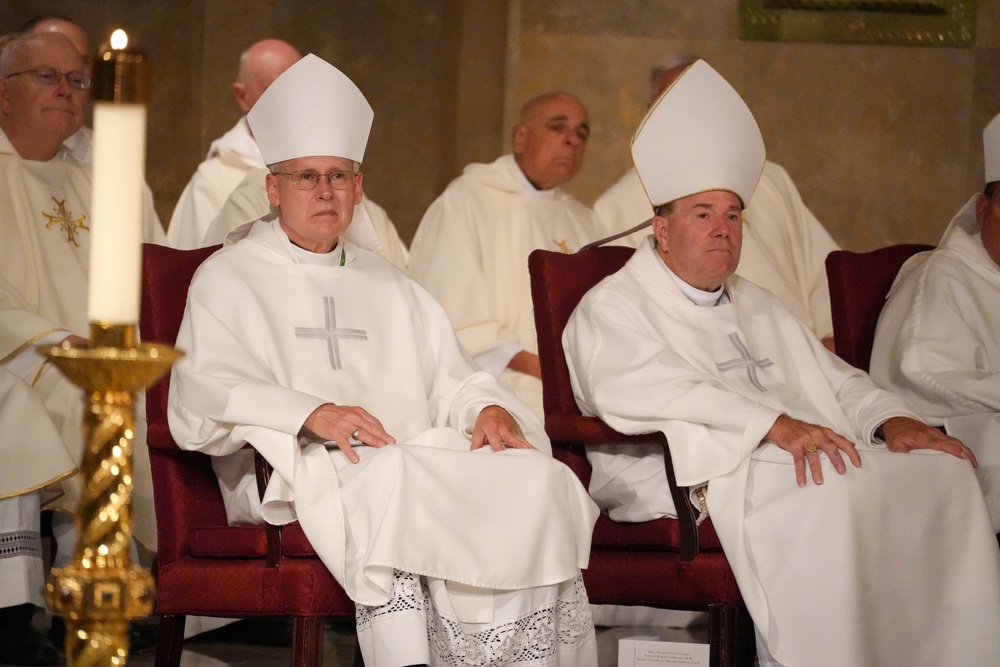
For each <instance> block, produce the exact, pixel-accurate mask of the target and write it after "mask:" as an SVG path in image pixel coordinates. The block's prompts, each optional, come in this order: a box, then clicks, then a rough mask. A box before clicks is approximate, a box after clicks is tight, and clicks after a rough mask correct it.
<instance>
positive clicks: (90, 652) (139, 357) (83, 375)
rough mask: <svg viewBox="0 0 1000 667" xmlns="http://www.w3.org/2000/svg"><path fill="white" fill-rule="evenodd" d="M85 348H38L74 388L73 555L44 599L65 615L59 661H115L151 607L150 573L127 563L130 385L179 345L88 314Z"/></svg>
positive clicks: (154, 373)
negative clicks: (77, 476) (79, 418)
mask: <svg viewBox="0 0 1000 667" xmlns="http://www.w3.org/2000/svg"><path fill="white" fill-rule="evenodd" d="M90 326H91V344H90V347H70V346H68V345H66V346H58V347H53V348H49V349H47V350H45V351H44V354H45V355H46V356H47V357H48V358H49V360H51V361H52V363H54V364H55V365H56V366H57V367H58V368H59V370H61V371H62V372H63V374H64V375H66V377H68V378H69V379H70V380H71V381H72V382H73V383H74V384H76V385H78V386H80V387H81V388H83V390H84V402H85V406H84V408H85V409H84V417H83V432H84V451H83V461H82V462H81V464H80V470H81V483H82V484H83V493H82V495H81V498H80V505H79V507H78V508H77V511H76V515H75V525H76V531H77V536H78V537H77V540H78V541H77V545H76V551H75V553H74V557H73V562H72V563H71V564H70V565H67V566H66V567H63V568H58V569H55V570H53V572H52V575H51V577H50V578H49V582H48V584H47V585H46V587H45V588H46V598H47V600H48V603H49V605H50V607H52V608H53V609H54V610H55V611H56V612H57V613H58V614H59V615H60V616H62V617H63V618H65V619H66V626H67V632H66V663H67V664H68V665H74V666H81V667H82V666H88V667H89V666H90V665H94V666H97V665H102V666H103V665H124V664H125V662H126V660H127V659H128V649H129V645H128V627H129V620H131V619H133V618H139V617H142V616H147V615H149V613H150V612H151V611H152V610H153V598H154V586H153V577H152V576H151V575H150V574H149V572H147V571H146V570H144V569H143V568H142V567H140V566H138V565H132V564H131V563H130V562H129V554H128V542H129V538H130V537H131V535H132V518H131V513H130V510H129V501H130V499H131V496H132V487H133V481H132V441H133V437H134V433H135V414H134V406H135V393H136V392H137V391H140V390H142V389H145V388H147V387H149V386H150V385H152V384H153V383H154V382H156V381H157V380H158V379H159V378H160V377H162V376H163V375H164V374H165V373H166V372H167V371H168V370H169V369H170V366H171V365H172V364H173V363H174V361H176V360H177V359H178V358H179V357H180V356H181V353H179V352H177V351H176V350H174V349H173V348H172V347H170V346H169V345H159V344H142V345H137V344H136V342H135V329H136V327H135V325H134V324H124V325H108V324H105V323H91V325H90Z"/></svg>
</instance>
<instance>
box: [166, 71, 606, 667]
mask: <svg viewBox="0 0 1000 667" xmlns="http://www.w3.org/2000/svg"><path fill="white" fill-rule="evenodd" d="M372 118H373V114H372V110H371V107H370V106H369V105H368V103H367V101H366V100H365V98H364V96H363V95H362V93H361V91H360V90H358V88H357V87H356V86H355V85H354V84H353V83H352V82H351V81H350V80H349V79H348V78H347V77H346V76H344V75H343V74H342V73H341V72H340V71H339V70H337V69H336V68H335V67H333V66H332V65H330V64H328V63H326V62H325V61H323V60H322V59H320V58H318V57H316V56H314V55H308V56H306V57H305V58H303V59H302V60H300V61H299V62H298V63H296V64H295V65H293V66H292V67H290V68H289V69H288V70H286V71H285V73H284V74H282V75H281V76H280V77H278V79H277V80H276V81H275V82H274V83H273V84H272V85H271V87H270V88H268V90H267V91H266V92H265V93H264V95H263V96H261V99H260V100H259V101H258V103H257V104H256V105H255V106H254V108H253V109H252V110H251V111H250V113H249V114H248V117H247V120H248V121H249V123H250V126H251V128H253V131H254V135H255V136H256V138H257V141H258V143H259V145H260V149H261V154H262V155H263V157H264V160H265V161H266V162H267V163H268V164H269V165H270V169H271V173H270V175H269V176H268V177H267V190H268V197H269V199H270V201H271V203H272V204H273V205H274V206H275V207H277V209H278V217H277V218H276V219H274V220H270V221H269V220H263V219H262V220H258V221H255V222H253V223H250V224H248V225H246V226H244V227H242V228H240V229H239V230H236V232H234V233H232V234H230V236H229V238H228V239H227V243H226V245H225V246H224V247H223V248H222V249H221V250H219V251H218V252H217V253H215V254H214V255H213V256H211V257H210V258H208V259H207V260H206V261H205V263H204V264H203V265H202V266H201V267H200V268H199V270H198V271H197V273H196V274H195V276H194V279H193V281H192V283H191V289H190V292H189V295H188V303H187V308H186V311H185V314H184V318H183V321H182V323H181V327H180V333H179V335H178V338H177V347H178V348H179V349H181V350H183V351H185V352H186V353H187V356H185V357H184V358H183V359H182V360H181V361H180V362H179V363H178V364H177V365H176V366H175V367H174V370H173V374H172V376H171V385H170V399H169V413H168V414H169V420H170V428H171V432H172V433H173V435H174V437H175V439H176V441H177V443H178V445H179V446H180V447H182V448H184V449H190V450H198V451H203V452H206V453H209V454H212V455H214V456H215V458H214V460H213V464H214V467H215V470H216V472H217V474H218V476H219V483H220V486H221V488H222V491H223V496H224V499H225V502H226V509H227V514H228V517H229V520H230V521H231V522H232V523H245V522H261V521H264V520H266V521H269V522H272V523H277V524H283V523H287V522H288V521H292V520H295V519H297V520H298V521H299V522H300V523H301V525H302V528H303V530H304V532H305V534H306V535H307V537H308V538H309V541H310V542H311V543H312V545H313V547H314V548H315V549H316V552H317V554H318V555H319V557H320V558H321V559H322V561H323V562H324V564H325V565H326V566H327V567H328V568H329V569H330V571H331V572H332V573H333V575H334V577H336V579H337V581H338V582H340V584H341V585H342V586H343V587H344V589H345V590H346V591H347V593H348V595H349V596H350V597H351V599H352V600H354V601H355V603H356V604H357V628H358V636H359V641H360V645H361V650H362V653H363V656H364V661H365V664H366V665H369V666H370V667H380V666H383V665H389V666H393V665H410V664H414V663H421V664H432V665H455V664H491V665H521V664H524V665H528V664H530V665H595V664H596V648H595V642H594V629H593V624H592V622H591V617H590V612H589V606H588V604H587V596H586V592H585V590H584V588H583V581H582V579H581V577H580V568H581V567H585V566H586V564H587V560H588V558H589V550H590V535H591V531H592V530H593V524H594V521H596V518H597V514H598V510H597V508H596V506H595V505H594V504H593V501H592V500H591V499H590V497H589V496H588V495H587V494H586V491H585V490H584V489H583V487H582V486H581V485H580V484H579V482H578V480H577V479H576V477H575V475H574V474H573V473H572V472H571V471H570V470H569V469H568V468H566V467H565V466H564V465H562V464H561V463H559V462H557V461H555V460H554V459H553V458H552V457H551V451H550V445H549V443H548V441H547V439H546V438H545V435H544V432H543V431H542V429H541V426H540V424H538V422H537V421H536V420H535V419H534V417H533V415H532V414H531V412H530V410H529V409H528V408H527V407H526V406H524V405H523V404H522V403H521V402H520V401H518V400H517V398H516V397H515V396H514V395H513V394H512V393H511V392H510V391H509V390H508V389H505V388H504V387H503V385H502V384H501V383H500V382H499V381H498V380H497V379H496V378H494V377H493V376H492V375H490V374H488V373H486V372H483V371H481V370H479V369H478V368H477V367H476V366H475V364H474V363H473V362H472V361H471V359H470V358H469V357H468V354H467V353H466V352H465V351H464V350H463V349H462V347H461V345H460V344H459V342H458V340H457V339H456V337H455V333H454V330H453V328H452V326H451V323H450V322H449V321H448V318H447V316H446V315H445V313H444V311H443V309H441V307H440V306H439V305H438V304H437V303H436V302H435V301H434V300H433V298H432V297H430V295H428V294H427V292H426V291H425V290H424V289H423V288H421V287H420V286H419V285H418V284H417V283H415V282H414V281H412V280H410V279H409V278H407V277H406V276H405V275H404V274H403V273H402V272H401V271H399V270H398V269H397V268H396V267H394V266H392V265H391V264H390V263H389V262H387V261H385V260H383V259H382V258H381V257H379V256H378V255H376V254H375V253H373V252H370V251H369V250H367V249H365V248H364V247H362V246H361V245H360V244H355V243H353V242H351V241H350V240H348V236H349V232H351V231H353V230H354V225H355V224H359V223H364V220H361V221H359V220H353V218H352V216H353V212H354V211H355V210H356V209H355V207H356V205H357V204H359V203H360V202H361V200H362V198H363V191H362V175H361V173H360V172H359V171H358V169H359V166H360V163H361V161H362V159H363V156H364V150H365V146H366V143H367V140H368V133H369V130H370V128H371V123H372ZM237 232H241V233H237ZM241 236H242V237H241ZM354 238H364V237H363V236H362V235H360V234H358V233H357V232H355V234H354ZM368 238H370V236H369V237H368ZM245 442H249V443H250V444H252V445H253V447H254V448H256V449H257V450H258V451H259V452H261V454H262V455H263V456H264V457H265V458H266V459H267V460H268V461H269V462H270V463H271V464H272V465H273V466H274V474H273V475H272V477H271V480H270V483H269V484H268V487H267V489H266V492H265V494H264V497H263V498H262V499H261V498H258V496H257V492H256V490H255V482H254V478H253V466H252V459H251V457H250V456H248V451H247V450H242V449H241V448H242V446H243V444H244V443H245ZM498 636H504V637H507V639H505V641H503V642H497V641H493V640H494V639H495V638H496V637H498Z"/></svg>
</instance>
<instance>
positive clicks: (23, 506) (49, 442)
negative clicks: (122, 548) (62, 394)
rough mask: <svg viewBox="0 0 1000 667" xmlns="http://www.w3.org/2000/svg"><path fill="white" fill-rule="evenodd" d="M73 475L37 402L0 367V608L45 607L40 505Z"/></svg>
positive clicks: (67, 457)
mask: <svg viewBox="0 0 1000 667" xmlns="http://www.w3.org/2000/svg"><path fill="white" fill-rule="evenodd" d="M75 471H76V462H75V461H74V459H73V457H72V456H70V453H69V452H68V451H67V450H66V445H65V444H64V443H63V440H62V437H61V436H60V435H59V432H58V431H57V430H56V428H55V426H54V425H53V423H52V419H51V418H50V417H49V414H48V411H47V410H46V409H45V406H44V405H43V404H42V401H41V399H40V398H39V397H38V395H37V394H36V393H35V392H34V391H32V390H31V388H30V387H29V386H28V385H27V383H25V382H24V381H23V380H21V379H20V378H18V377H17V376H15V375H14V374H13V373H11V372H9V371H7V370H6V369H5V368H4V367H2V366H0V608H3V607H10V606H13V605H19V604H24V603H26V602H30V603H32V604H34V605H36V606H39V607H44V606H45V598H44V595H43V591H44V589H45V570H44V566H43V562H42V544H41V537H40V534H39V522H40V519H41V514H40V513H41V506H42V505H43V504H45V503H47V502H48V501H49V500H51V499H52V496H53V493H59V492H58V490H57V489H58V486H59V484H58V482H59V481H61V480H63V479H65V478H67V477H69V476H70V475H72V474H73V473H74V472H75Z"/></svg>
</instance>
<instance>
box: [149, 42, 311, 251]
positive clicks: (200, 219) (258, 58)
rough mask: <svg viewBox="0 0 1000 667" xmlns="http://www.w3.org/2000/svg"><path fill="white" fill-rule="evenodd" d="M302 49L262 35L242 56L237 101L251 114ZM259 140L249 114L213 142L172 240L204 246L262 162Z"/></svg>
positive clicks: (177, 213)
mask: <svg viewBox="0 0 1000 667" xmlns="http://www.w3.org/2000/svg"><path fill="white" fill-rule="evenodd" d="M301 57H302V56H301V54H300V53H299V52H298V51H297V50H296V49H295V47H293V46H292V45H290V44H288V43H287V42H283V41H281V40H280V39H263V40H261V41H259V42H256V43H254V44H253V45H252V46H251V47H250V48H248V49H247V50H246V51H244V52H243V54H242V55H241V56H240V68H239V72H238V74H237V76H236V82H235V83H234V84H233V97H235V98H236V104H238V105H239V107H240V109H241V110H242V111H243V113H244V114H246V113H247V112H248V111H250V109H251V108H252V107H253V105H254V103H256V102H257V99H258V98H259V97H260V96H261V94H262V93H263V92H264V91H265V90H267V87H268V86H269V85H271V82H272V81H274V80H275V79H276V78H278V76H279V75H280V74H281V73H282V72H284V71H285V70H286V69H288V68H289V67H291V66H292V65H293V64H295V63H296V62H298V60H299V59H300V58H301ZM263 166H264V161H263V160H262V159H261V157H260V150H258V148H257V142H256V141H254V138H253V135H252V134H251V133H250V127H249V126H248V125H247V121H246V116H245V115H244V116H243V117H241V118H240V120H239V122H237V123H236V125H235V126H234V127H233V128H232V129H231V130H229V131H228V132H226V133H225V134H224V135H222V136H221V137H219V138H218V139H216V140H215V141H213V142H212V146H211V147H210V148H209V149H208V155H207V156H206V158H205V161H204V162H202V163H201V164H200V165H198V169H197V171H195V173H194V175H193V176H192V177H191V180H190V182H188V184H187V187H185V188H184V192H182V193H181V196H180V199H178V201H177V206H176V207H175V208H174V213H173V216H171V218H170V225H169V226H168V227H167V245H170V246H172V247H174V248H179V249H181V250H188V249H191V248H199V247H201V246H202V245H203V243H202V241H203V240H204V238H205V233H206V232H207V231H208V228H209V225H210V224H211V223H212V220H213V219H214V218H215V216H216V215H218V213H219V211H220V210H221V209H222V205H223V204H224V203H225V201H226V198H227V197H229V194H230V193H231V192H232V191H233V190H234V189H235V188H236V186H237V185H239V184H240V182H241V181H242V180H243V178H244V177H245V176H246V175H247V174H248V173H249V172H250V171H251V170H253V169H255V168H259V167H263Z"/></svg>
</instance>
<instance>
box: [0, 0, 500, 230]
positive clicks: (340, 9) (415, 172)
mask: <svg viewBox="0 0 1000 667" xmlns="http://www.w3.org/2000/svg"><path fill="white" fill-rule="evenodd" d="M49 12H55V13H60V14H64V15H66V16H68V17H70V18H72V19H74V20H76V21H77V22H79V23H80V24H81V25H83V27H84V28H85V29H86V30H87V32H88V33H89V34H90V35H91V40H92V41H93V42H95V47H96V42H98V41H99V38H98V36H99V35H109V34H110V32H111V30H112V29H113V28H115V27H124V28H125V29H126V30H127V31H128V32H129V33H130V34H131V35H132V37H133V41H134V43H135V44H136V45H138V48H140V49H142V50H143V51H144V52H145V53H146V54H147V55H148V57H149V60H150V62H151V63H152V66H153V98H152V101H151V104H150V109H149V132H148V140H147V155H148V159H147V169H146V177H147V180H148V181H149V184H150V186H151V187H152V189H153V194H154V197H155V200H156V207H157V210H158V212H159V214H160V217H161V219H162V221H163V223H164V224H166V223H167V221H169V219H170V214H171V212H172V211H173V207H174V204H175V203H176V201H177V197H178V196H179V195H180V193H181V190H183V188H184V186H185V184H186V183H187V181H188V179H189V178H190V177H191V174H192V173H193V172H194V170H195V167H196V166H197V165H198V163H199V162H200V161H201V160H202V159H203V158H204V156H205V153H206V151H207V150H208V147H209V144H210V143H211V142H212V140H213V139H215V138H216V137H218V136H219V135H221V134H222V133H223V132H225V131H226V130H228V129H229V128H230V127H232V125H233V124H234V123H235V122H236V121H237V120H238V119H239V117H240V111H239V109H238V107H237V106H236V104H235V102H234V101H233V98H232V96H231V93H230V86H231V85H232V82H233V79H234V78H235V75H236V68H237V64H238V58H239V54H240V53H241V52H242V51H243V50H244V49H245V48H246V47H247V46H249V45H250V44H252V43H253V42H254V41H256V40H258V39H263V38H265V37H278V38H281V39H285V40H287V41H289V42H291V43H292V44H294V45H295V46H296V47H297V48H299V50H300V51H302V52H303V53H309V52H313V53H316V54H317V55H319V56H321V57H323V58H325V59H327V60H329V61H330V62H332V63H334V64H335V65H337V66H338V67H340V68H341V69H342V70H343V71H344V72H345V73H346V74H347V75H348V76H350V77H351V78H352V79H353V80H354V81H355V82H356V83H357V84H358V86H359V87H360V88H361V90H362V91H363V92H364V93H365V96H366V97H367V98H368V101H369V102H370V103H371V105H372V107H373V108H374V110H375V123H374V126H373V128H372V134H371V138H370V140H369V144H368V150H367V153H366V156H365V164H364V171H365V190H366V191H367V192H368V194H370V195H371V197H372V199H373V200H374V201H377V202H378V203H379V204H381V205H382V206H384V207H385V208H386V209H387V210H388V212H389V214H390V216H391V217H392V218H393V220H394V221H395V222H396V224H397V227H399V229H400V233H401V235H402V236H403V238H404V240H406V241H409V239H410V238H411V237H412V235H413V232H414V231H415V229H416V226H417V223H419V221H420V217H421V216H422V215H423V212H424V210H425V209H426V208H427V206H429V205H430V203H431V201H433V199H434V198H435V197H436V196H437V195H438V194H439V193H440V192H441V190H443V189H444V187H445V185H447V183H448V181H450V180H451V179H452V178H454V176H455V175H456V174H457V173H458V172H459V171H460V168H461V166H462V165H464V164H466V163H468V162H471V161H474V160H487V159H492V158H493V157H495V156H496V152H497V150H498V149H497V147H498V146H499V144H500V130H501V124H502V118H503V116H502V114H503V92H504V86H503V77H504V71H505V70H504V54H505V51H506V46H507V43H506V35H507V33H506V20H507V14H508V12H507V5H506V2H504V0H425V1H422V2H419V3H416V2H408V1H407V0H365V1H363V2H358V1H357V0H324V1H323V2H318V3H312V4H307V5H302V4H301V3H292V2H283V1H281V0H145V1H142V2H136V1H135V0H102V2H72V3H70V2H66V1H65V0H0V34H3V33H6V32H10V31H13V30H16V29H17V28H19V27H20V26H21V24H22V23H23V22H24V21H25V20H27V19H29V18H32V17H34V16H37V15H39V14H45V13H49Z"/></svg>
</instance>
